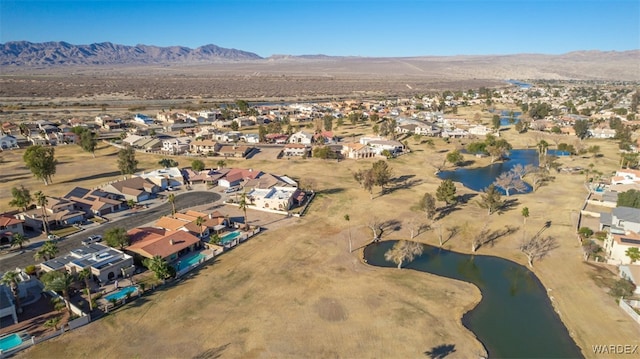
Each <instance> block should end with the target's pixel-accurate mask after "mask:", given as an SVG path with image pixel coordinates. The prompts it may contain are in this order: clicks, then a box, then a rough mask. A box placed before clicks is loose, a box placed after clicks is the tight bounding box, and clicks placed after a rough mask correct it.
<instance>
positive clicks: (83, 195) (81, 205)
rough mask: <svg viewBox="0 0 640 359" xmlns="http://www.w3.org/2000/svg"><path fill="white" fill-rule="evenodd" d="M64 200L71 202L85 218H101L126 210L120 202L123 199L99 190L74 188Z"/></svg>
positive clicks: (124, 205)
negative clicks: (95, 216) (83, 213)
mask: <svg viewBox="0 0 640 359" xmlns="http://www.w3.org/2000/svg"><path fill="white" fill-rule="evenodd" d="M64 198H66V199H68V200H70V201H73V202H74V204H73V208H74V209H77V210H81V211H83V212H85V214H86V217H92V216H94V215H97V216H102V215H105V214H108V213H114V212H117V211H120V210H123V209H126V208H127V206H126V204H125V203H124V201H123V200H122V199H123V198H124V197H121V196H118V195H116V194H114V193H109V192H105V191H102V190H99V189H94V190H90V189H86V188H82V187H75V188H74V189H72V190H71V191H70V192H69V193H67V194H66V195H65V196H64Z"/></svg>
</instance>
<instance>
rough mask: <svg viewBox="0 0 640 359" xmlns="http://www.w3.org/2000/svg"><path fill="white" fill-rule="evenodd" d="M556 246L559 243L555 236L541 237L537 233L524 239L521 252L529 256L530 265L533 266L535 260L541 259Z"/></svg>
mask: <svg viewBox="0 0 640 359" xmlns="http://www.w3.org/2000/svg"><path fill="white" fill-rule="evenodd" d="M556 247H557V243H556V239H555V238H554V237H551V236H546V237H540V236H537V235H536V236H533V237H531V238H529V239H525V240H523V241H522V243H521V244H520V252H522V253H524V255H525V256H527V262H528V263H529V267H532V268H533V261H534V260H536V259H541V258H542V257H544V256H546V255H547V254H549V252H550V251H551V250H553V249H554V248H556Z"/></svg>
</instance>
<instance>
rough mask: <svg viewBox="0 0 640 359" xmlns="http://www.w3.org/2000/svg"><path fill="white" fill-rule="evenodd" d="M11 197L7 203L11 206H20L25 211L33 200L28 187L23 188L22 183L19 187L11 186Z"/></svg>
mask: <svg viewBox="0 0 640 359" xmlns="http://www.w3.org/2000/svg"><path fill="white" fill-rule="evenodd" d="M11 197H13V199H12V200H11V201H9V205H10V206H11V207H17V208H20V209H22V210H23V211H25V212H26V211H27V209H28V207H29V205H30V204H31V202H33V198H32V197H31V193H30V192H29V190H28V189H26V188H24V186H23V185H20V188H17V187H13V188H11Z"/></svg>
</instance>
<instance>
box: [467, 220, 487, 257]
mask: <svg viewBox="0 0 640 359" xmlns="http://www.w3.org/2000/svg"><path fill="white" fill-rule="evenodd" d="M487 227H489V221H488V220H487V221H485V222H484V226H482V229H481V230H480V231H478V232H475V234H474V235H472V236H471V252H473V253H475V252H476V251H477V250H478V248H480V246H481V245H483V244H484V243H485V242H486V241H487V237H488V236H489V230H488V229H487Z"/></svg>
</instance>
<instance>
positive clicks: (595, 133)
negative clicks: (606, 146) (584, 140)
mask: <svg viewBox="0 0 640 359" xmlns="http://www.w3.org/2000/svg"><path fill="white" fill-rule="evenodd" d="M587 133H588V134H589V136H591V137H595V138H614V137H616V130H612V129H610V128H593V129H591V128H590V129H588V130H587Z"/></svg>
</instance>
